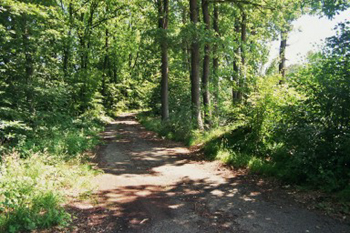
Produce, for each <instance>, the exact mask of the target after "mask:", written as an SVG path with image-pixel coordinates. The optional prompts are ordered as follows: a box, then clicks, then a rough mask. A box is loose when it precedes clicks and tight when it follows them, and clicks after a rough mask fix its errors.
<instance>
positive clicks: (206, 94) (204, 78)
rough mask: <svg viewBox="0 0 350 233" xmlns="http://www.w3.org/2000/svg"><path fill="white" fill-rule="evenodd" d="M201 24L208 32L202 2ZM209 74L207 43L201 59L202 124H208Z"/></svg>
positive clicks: (204, 2) (204, 1) (205, 6)
mask: <svg viewBox="0 0 350 233" xmlns="http://www.w3.org/2000/svg"><path fill="white" fill-rule="evenodd" d="M202 12H203V22H204V23H205V29H206V31H209V30H210V16H209V2H208V0H202ZM209 74H210V45H209V43H208V42H206V43H205V45H204V59H203V76H202V95H203V104H204V122H205V124H210V118H211V110H210V92H209Z"/></svg>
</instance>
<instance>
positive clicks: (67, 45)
mask: <svg viewBox="0 0 350 233" xmlns="http://www.w3.org/2000/svg"><path fill="white" fill-rule="evenodd" d="M62 8H63V5H62ZM68 13H69V30H68V37H67V40H66V43H65V44H64V48H63V73H64V76H65V77H68V67H69V58H70V47H71V41H70V40H71V35H72V23H73V22H72V21H73V5H72V2H70V3H69V6H68Z"/></svg>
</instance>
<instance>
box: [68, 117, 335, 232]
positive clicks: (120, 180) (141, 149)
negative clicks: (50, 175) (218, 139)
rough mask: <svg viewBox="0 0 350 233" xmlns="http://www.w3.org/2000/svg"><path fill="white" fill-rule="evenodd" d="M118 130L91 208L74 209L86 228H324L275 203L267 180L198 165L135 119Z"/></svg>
mask: <svg viewBox="0 0 350 233" xmlns="http://www.w3.org/2000/svg"><path fill="white" fill-rule="evenodd" d="M116 122H118V123H117V124H114V125H112V126H109V127H110V128H109V130H108V131H107V132H108V133H107V134H104V135H105V140H106V141H107V142H108V143H107V144H106V145H104V146H102V147H101V148H100V152H99V153H100V155H102V157H101V158H100V160H101V161H100V162H99V167H100V168H101V169H103V170H104V172H105V173H104V174H101V175H98V176H97V177H96V178H95V179H94V180H93V183H94V184H96V185H97V186H98V191H97V192H96V193H94V194H93V196H92V198H91V199H92V200H93V201H91V202H90V203H86V202H83V201H82V202H81V203H72V204H71V206H70V208H71V209H72V211H73V212H75V213H81V214H82V216H86V213H88V215H90V216H93V217H91V218H89V219H85V220H84V221H85V222H88V225H87V226H88V227H98V226H100V225H106V224H111V222H113V224H112V225H109V226H110V227H111V229H118V231H117V232H168V230H169V229H170V228H171V229H172V231H171V232H181V233H185V232H189V233H194V232H198V233H199V232H203V231H204V232H276V233H277V232H284V230H285V228H283V226H281V224H283V223H284V222H286V221H287V220H286V219H288V221H291V222H298V223H299V225H298V226H293V229H294V230H295V231H294V232H305V230H306V229H307V228H310V227H309V224H310V222H311V223H312V224H313V226H316V225H317V224H319V221H320V220H319V218H318V217H317V216H316V215H311V217H310V216H309V215H310V213H308V212H307V211H306V210H299V211H298V212H295V211H293V207H289V206H287V207H283V208H282V207H281V206H279V205H278V204H272V203H270V202H269V196H270V194H271V192H270V190H271V189H270V188H268V187H266V184H265V183H264V181H263V180H261V179H260V180H257V181H255V182H254V183H252V182H251V181H249V180H247V179H246V177H245V174H244V173H240V172H235V173H233V172H232V171H229V170H227V169H226V168H223V167H222V166H221V165H220V163H219V162H201V161H195V160H192V159H191V157H190V156H189V155H190V151H189V150H188V148H185V147H182V146H181V145H179V144H177V143H174V142H170V141H164V140H160V139H159V138H157V137H155V136H154V134H152V133H150V132H146V131H144V130H142V129H140V127H139V126H138V127H135V125H137V124H136V123H133V119H129V116H127V117H125V118H122V120H121V121H116ZM126 122H127V123H126ZM112 132H113V133H112ZM111 138H112V139H113V140H110V139H111ZM281 201H282V200H281ZM277 203H278V202H277ZM83 213H85V214H83ZM78 215H79V214H78ZM84 221H82V220H81V221H78V220H77V224H79V222H84ZM87 226H83V225H81V226H80V227H81V228H82V229H84V227H87ZM327 227H329V225H327V224H323V229H324V231H323V232H327V230H328V229H330V228H327ZM218 229H219V230H218ZM283 229H284V230H283ZM310 229H311V228H310Z"/></svg>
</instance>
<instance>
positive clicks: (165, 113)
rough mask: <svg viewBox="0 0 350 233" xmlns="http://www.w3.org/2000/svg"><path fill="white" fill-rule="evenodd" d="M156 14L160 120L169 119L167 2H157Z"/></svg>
mask: <svg viewBox="0 0 350 233" xmlns="http://www.w3.org/2000/svg"><path fill="white" fill-rule="evenodd" d="M158 14H159V16H158V17H159V25H158V27H159V29H160V30H161V34H162V36H161V42H160V47H161V61H162V65H161V66H162V67H161V70H162V78H161V103H162V111H161V112H162V120H163V121H164V120H167V119H168V118H169V93H168V86H169V80H168V79H169V78H168V76H169V70H168V69H169V68H168V43H167V29H168V18H169V16H168V15H169V0H158Z"/></svg>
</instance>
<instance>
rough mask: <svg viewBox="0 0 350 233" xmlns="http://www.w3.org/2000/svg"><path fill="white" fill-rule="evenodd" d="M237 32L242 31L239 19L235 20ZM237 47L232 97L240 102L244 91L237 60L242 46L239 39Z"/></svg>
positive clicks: (234, 100)
mask: <svg viewBox="0 0 350 233" xmlns="http://www.w3.org/2000/svg"><path fill="white" fill-rule="evenodd" d="M235 32H236V33H237V34H239V33H240V26H239V22H238V20H236V22H235ZM236 42H237V45H238V46H237V48H236V49H235V51H234V61H233V71H234V73H233V80H232V81H233V82H234V83H235V87H233V88H232V98H233V103H236V102H238V101H239V100H240V99H241V98H242V93H241V90H240V89H239V86H240V80H239V66H238V64H239V61H237V60H238V59H239V58H238V57H239V53H240V46H239V44H240V43H239V42H240V41H239V39H237V41H236Z"/></svg>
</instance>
